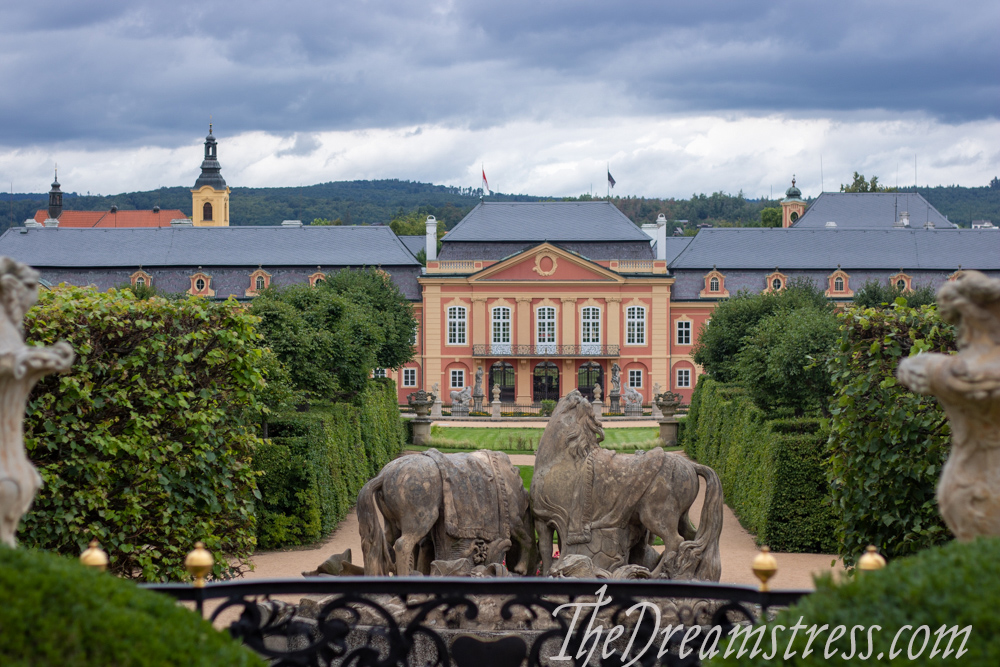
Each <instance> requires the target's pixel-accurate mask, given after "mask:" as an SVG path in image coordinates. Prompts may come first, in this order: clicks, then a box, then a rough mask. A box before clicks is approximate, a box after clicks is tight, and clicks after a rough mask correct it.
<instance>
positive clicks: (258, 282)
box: [254, 276, 264, 292]
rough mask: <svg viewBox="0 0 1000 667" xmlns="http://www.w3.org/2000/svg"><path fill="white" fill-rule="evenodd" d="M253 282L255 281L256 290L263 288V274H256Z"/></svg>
mask: <svg viewBox="0 0 1000 667" xmlns="http://www.w3.org/2000/svg"><path fill="white" fill-rule="evenodd" d="M254 282H255V283H256V288H255V289H256V290H257V291H258V292H259V291H260V290H262V289H264V276H257V280H255V281H254Z"/></svg>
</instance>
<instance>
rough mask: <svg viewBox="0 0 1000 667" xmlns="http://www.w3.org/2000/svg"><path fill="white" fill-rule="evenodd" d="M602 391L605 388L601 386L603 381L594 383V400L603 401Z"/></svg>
mask: <svg viewBox="0 0 1000 667" xmlns="http://www.w3.org/2000/svg"><path fill="white" fill-rule="evenodd" d="M602 392H603V389H602V388H601V383H600V382H595V383H594V400H595V401H596V402H598V403H600V402H601V393H602Z"/></svg>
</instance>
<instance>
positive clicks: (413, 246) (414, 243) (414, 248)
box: [399, 236, 427, 257]
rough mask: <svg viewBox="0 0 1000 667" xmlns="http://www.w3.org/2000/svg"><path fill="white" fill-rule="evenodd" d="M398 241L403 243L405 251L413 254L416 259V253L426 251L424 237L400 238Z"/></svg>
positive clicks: (425, 239) (425, 238)
mask: <svg viewBox="0 0 1000 667" xmlns="http://www.w3.org/2000/svg"><path fill="white" fill-rule="evenodd" d="M399 240H400V241H402V242H403V245H405V246H406V249H407V250H409V251H410V252H412V253H413V256H414V257H416V256H417V253H418V252H420V251H421V250H426V249H427V237H426V236H400V237H399Z"/></svg>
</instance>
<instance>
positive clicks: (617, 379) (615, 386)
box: [611, 362, 622, 394]
mask: <svg viewBox="0 0 1000 667" xmlns="http://www.w3.org/2000/svg"><path fill="white" fill-rule="evenodd" d="M611 392H612V393H614V394H621V393H622V367H621V366H619V365H618V363H617V362H615V363H613V364H611Z"/></svg>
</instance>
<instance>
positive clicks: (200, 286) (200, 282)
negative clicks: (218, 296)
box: [194, 278, 205, 292]
mask: <svg viewBox="0 0 1000 667" xmlns="http://www.w3.org/2000/svg"><path fill="white" fill-rule="evenodd" d="M194 288H195V289H196V290H198V291H199V292H203V291H205V279H204V278H198V279H197V280H196V281H194Z"/></svg>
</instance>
